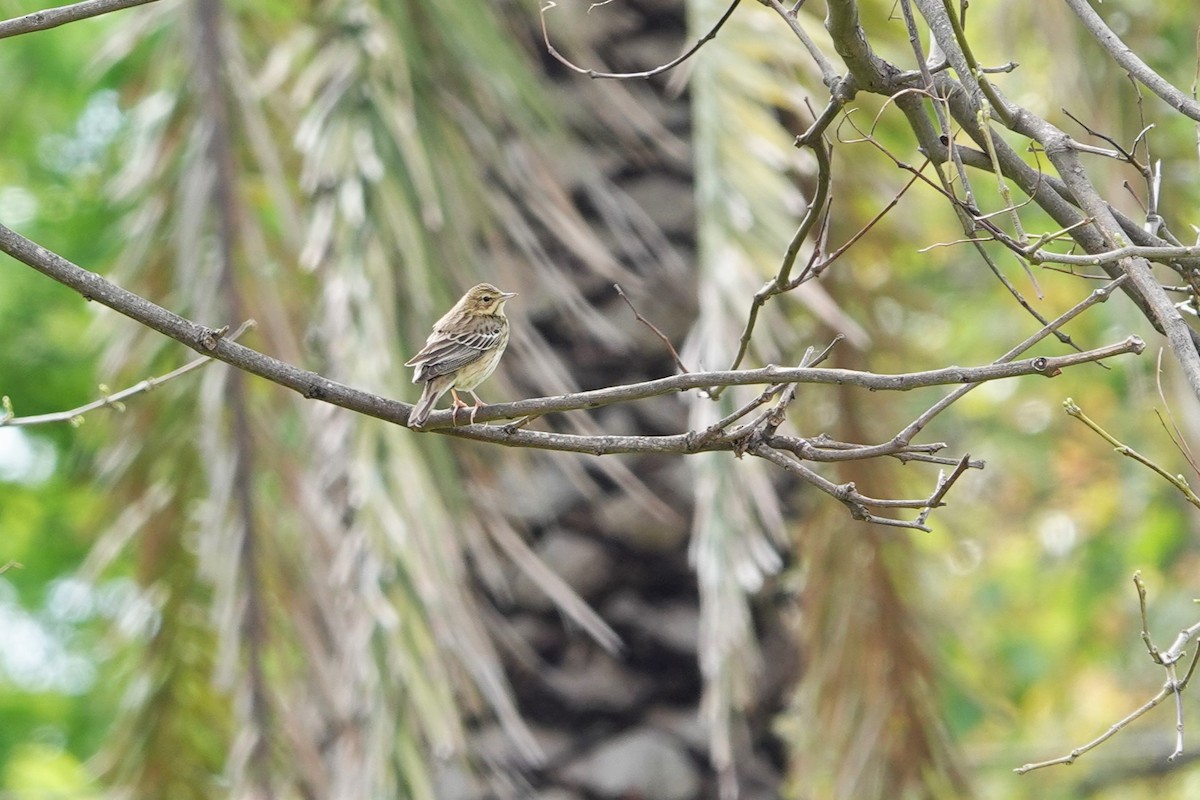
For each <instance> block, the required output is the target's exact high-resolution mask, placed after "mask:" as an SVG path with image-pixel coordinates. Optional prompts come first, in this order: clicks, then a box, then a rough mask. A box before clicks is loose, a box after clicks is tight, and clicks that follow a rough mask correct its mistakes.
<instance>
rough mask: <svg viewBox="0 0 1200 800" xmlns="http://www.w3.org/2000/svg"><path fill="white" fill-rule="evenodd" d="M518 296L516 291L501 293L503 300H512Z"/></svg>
mask: <svg viewBox="0 0 1200 800" xmlns="http://www.w3.org/2000/svg"><path fill="white" fill-rule="evenodd" d="M516 296H517V293H516V292H501V293H500V299H501V300H511V299H513V298H514V297H516Z"/></svg>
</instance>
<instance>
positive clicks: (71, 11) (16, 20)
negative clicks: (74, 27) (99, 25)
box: [0, 0, 154, 39]
mask: <svg viewBox="0 0 1200 800" xmlns="http://www.w3.org/2000/svg"><path fill="white" fill-rule="evenodd" d="M153 2H154V0H84V2H82V3H75V4H73V5H69V6H58V7H57V8H46V9H43V10H41V11H34V12H33V13H31V14H26V15H25V16H23V17H13V18H12V19H6V20H4V21H3V22H0V39H7V38H8V37H9V36H19V35H21V34H22V33H32V32H33V31H44V30H47V29H49V28H57V27H58V26H59V25H66V24H67V23H68V22H76V21H78V20H81V19H88V18H89V17H98V16H100V15H101V14H107V13H109V12H111V11H120V10H121V9H122V8H132V7H133V6H141V5H145V4H146V3H153Z"/></svg>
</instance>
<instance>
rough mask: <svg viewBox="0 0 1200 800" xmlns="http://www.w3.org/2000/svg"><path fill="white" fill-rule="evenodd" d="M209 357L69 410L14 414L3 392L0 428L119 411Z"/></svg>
mask: <svg viewBox="0 0 1200 800" xmlns="http://www.w3.org/2000/svg"><path fill="white" fill-rule="evenodd" d="M254 324H255V323H254V320H252V319H248V320H246V321H245V322H243V323H242V324H241V325H239V326H238V329H237V330H236V331H234V332H233V333H231V334H227V335H226V337H225V338H228V339H231V340H233V339H237V338H238V337H239V336H241V335H242V334H243V333H245V332H246V331H247V330H249V329H250V328H253V327H254ZM212 360H213V359H212V356H200V358H197V359H194V360H192V361H189V362H188V363H186V364H184V365H183V366H182V367H179V368H178V369H174V370H171V371H170V372H168V373H166V374H165V375H159V376H157V377H154V378H147V379H146V380H144V381H141V382H140V383H136V384H134V385H133V386H130V387H129V388H128V389H122V390H121V391H119V392H113V393H112V394H105V395H104V396H103V397H101V398H99V399H98V400H93V401H92V402H90V403H85V404H83V405H81V406H79V407H78V408H73V409H71V410H70V411H55V412H53V413H50V414H36V415H33V416H28V417H17V416H14V415H13V411H12V401H11V400H9V398H8V397H7V396H5V397H3V398H0V403H2V404H3V408H4V413H3V414H0V428H3V427H5V426H9V427H14V428H15V427H19V426H23V425H47V424H50V423H54V422H70V423H72V424H78V422H80V421H82V419H83V415H84V414H87V413H88V412H89V411H95V410H96V409H98V408H115V409H117V410H118V411H121V410H124V408H123V405H122V401H124V400H126V399H128V398H130V397H133V396H134V395H137V394H141V393H143V392H149V391H151V390H153V389H156V388H158V387H159V386H161V385H162V384H164V383H166V382H167V381H169V380H172V379H174V378H178V377H180V376H181V375H186V374H187V373H189V372H191V371H192V370H195V369H199V368H200V367H203V366H204V365H205V364H207V363H209V362H210V361H212Z"/></svg>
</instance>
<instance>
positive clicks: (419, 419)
mask: <svg viewBox="0 0 1200 800" xmlns="http://www.w3.org/2000/svg"><path fill="white" fill-rule="evenodd" d="M439 384H440V381H438V380H437V379H436V378H434V379H433V380H431V381H427V382H426V383H425V386H424V387H423V388H422V389H421V399H420V400H418V401H417V404H416V405H415V406H413V410H412V411H411V412H409V414H408V426H409V427H410V428H419V427H421V426H422V425H424V424H425V420H427V419H429V412H430V411H433V406H434V404H435V403H437V401H438V398H440V397H441V396H442V395H443V394H445V393H446V388H448V387H445V386H441V385H439Z"/></svg>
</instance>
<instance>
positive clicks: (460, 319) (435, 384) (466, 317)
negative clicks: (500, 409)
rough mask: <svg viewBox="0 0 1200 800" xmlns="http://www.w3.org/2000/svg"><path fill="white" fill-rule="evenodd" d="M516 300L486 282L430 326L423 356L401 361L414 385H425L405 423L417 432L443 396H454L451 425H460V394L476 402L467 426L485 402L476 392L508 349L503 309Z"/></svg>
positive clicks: (419, 355) (471, 289) (505, 318)
mask: <svg viewBox="0 0 1200 800" xmlns="http://www.w3.org/2000/svg"><path fill="white" fill-rule="evenodd" d="M516 296H517V293H516V292H502V291H500V290H499V289H497V288H496V287H495V286H493V285H491V284H490V283H481V284H479V285H478V286H474V287H472V288H470V289H468V290H467V293H466V294H464V295H463V296H462V297H461V298H460V299H459V301H458V302H457V303H455V304H454V307H453V308H451V309H450V310H449V311H447V312H446V315H445V316H444V317H442V318H441V319H439V320H438V321H437V324H435V325H434V326H433V332H432V333H430V334H429V338H428V339H426V340H425V346H424V347H422V348H421V352H419V353H417V354H416V355H415V356H413V357H412V358H410V359H409V360H408V361H406V362H405V364H404V366H406V367H414V368H415V369H414V371H413V383H423V384H425V385H424V387H423V388H422V389H421V399H419V400H418V401H417V404H416V405H415V406H413V409H412V412H411V413H410V414H409V415H408V424H409V426H410V427H413V428H420V427H421V426H423V425H424V424H425V420H426V419H428V418H429V412H430V411H432V410H433V406H434V404H435V403H437V401H438V400H439V399H440V398H441V396H442V395H444V394H445V393H446V392H447V391H449V392H450V394H451V396H453V397H454V414H453V415H452V417H451V419H452V421H453V422H454V423H455V424H457V423H458V410H459V409H460V408H466V407H467V404H466V403H464V402H463V401H462V400H461V399H460V398H459V396H458V391H459V390H460V389H461V390H462V391H464V392H469V393H470V395H471V396H472V397H474V398H475V407H474V408H472V409H471V423H472V424H474V422H475V414H476V412H477V411H479V409H480V407H481V406H483V405H485V403H484V402H483V401H482V400H480V399H479V395H477V394H475V387H476V386H478V385H479V384H481V383H483V382H484V381H485V380H487V378H488V376H489V375H491V374H492V372H493V371H494V370H495V369H496V365H497V364H499V363H500V356H502V355H504V348H505V347H506V346H507V345H508V317H506V316H504V304H505V303H506V302H508V301H509V300H511V299H513V298H514V297H516Z"/></svg>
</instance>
